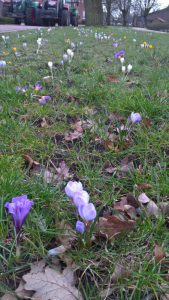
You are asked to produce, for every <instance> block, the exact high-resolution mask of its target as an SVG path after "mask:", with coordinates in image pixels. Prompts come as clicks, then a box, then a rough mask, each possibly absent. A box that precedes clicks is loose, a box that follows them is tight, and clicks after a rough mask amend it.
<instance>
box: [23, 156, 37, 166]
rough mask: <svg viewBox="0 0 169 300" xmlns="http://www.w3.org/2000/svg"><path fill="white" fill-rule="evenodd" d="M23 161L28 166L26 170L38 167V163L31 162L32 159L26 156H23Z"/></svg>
mask: <svg viewBox="0 0 169 300" xmlns="http://www.w3.org/2000/svg"><path fill="white" fill-rule="evenodd" d="M23 159H24V160H25V162H26V163H27V164H28V169H31V168H32V167H33V166H39V165H40V163H39V162H38V161H36V160H33V159H32V157H31V156H30V155H28V154H24V155H23Z"/></svg>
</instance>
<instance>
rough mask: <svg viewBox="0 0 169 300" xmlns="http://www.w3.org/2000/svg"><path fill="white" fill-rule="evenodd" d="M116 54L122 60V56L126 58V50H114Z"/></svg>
mask: <svg viewBox="0 0 169 300" xmlns="http://www.w3.org/2000/svg"><path fill="white" fill-rule="evenodd" d="M114 56H115V58H116V59H117V60H121V59H122V58H123V59H125V51H124V50H120V51H118V52H114Z"/></svg>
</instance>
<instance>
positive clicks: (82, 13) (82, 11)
mask: <svg viewBox="0 0 169 300" xmlns="http://www.w3.org/2000/svg"><path fill="white" fill-rule="evenodd" d="M77 10H78V12H79V23H82V22H83V21H84V19H85V9H84V2H83V0H79V5H78V6H77Z"/></svg>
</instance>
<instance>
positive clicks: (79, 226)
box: [76, 221, 85, 234]
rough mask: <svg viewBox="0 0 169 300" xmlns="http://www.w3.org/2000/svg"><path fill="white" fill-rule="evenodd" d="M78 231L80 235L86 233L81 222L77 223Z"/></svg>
mask: <svg viewBox="0 0 169 300" xmlns="http://www.w3.org/2000/svg"><path fill="white" fill-rule="evenodd" d="M76 231H77V232H79V233H81V234H82V233H84V231H85V224H84V223H83V222H81V221H77V222H76Z"/></svg>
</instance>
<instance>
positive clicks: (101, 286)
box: [0, 27, 169, 300]
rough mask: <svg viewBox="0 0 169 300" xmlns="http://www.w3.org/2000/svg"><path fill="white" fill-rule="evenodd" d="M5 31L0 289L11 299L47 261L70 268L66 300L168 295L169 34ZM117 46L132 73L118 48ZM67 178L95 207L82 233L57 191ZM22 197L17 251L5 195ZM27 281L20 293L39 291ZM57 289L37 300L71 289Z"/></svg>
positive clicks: (0, 45)
mask: <svg viewBox="0 0 169 300" xmlns="http://www.w3.org/2000/svg"><path fill="white" fill-rule="evenodd" d="M96 32H97V34H96ZM8 36H9V38H7V39H6V38H5V39H4V38H1V37H0V60H3V61H6V66H2V64H1V62H0V99H1V101H0V145H1V147H0V158H1V159H0V179H1V181H0V183H1V187H0V189H1V193H0V197H1V201H0V295H1V296H2V295H4V294H5V293H7V292H9V293H11V294H12V295H13V298H12V299H17V298H15V296H16V294H14V291H15V290H16V288H17V287H18V285H19V283H20V281H21V279H22V276H25V274H29V272H30V268H31V265H32V264H34V263H35V262H36V263H37V262H41V261H42V260H43V262H44V265H45V266H48V267H50V268H51V269H54V270H56V269H57V268H58V265H59V267H60V268H61V271H62V272H63V270H65V269H66V270H73V272H74V276H75V279H74V283H73V284H74V288H75V289H77V290H78V291H79V296H77V297H72V298H70V297H69V299H70V300H72V299H85V300H99V299H108V300H112V299H113V300H114V299H115V300H117V299H119V300H124V299H130V300H134V299H135V300H139V299H141V300H152V299H161V300H166V299H168V298H166V297H167V296H166V294H167V291H168V289H169V285H168V279H169V264H168V263H169V262H168V253H169V223H168V215H167V214H168V212H169V202H168V201H169V176H168V168H169V160H168V155H169V139H168V138H169V124H168V118H169V108H168V101H169V69H168V66H169V56H168V49H169V38H168V34H158V33H148V32H135V31H133V30H131V29H123V28H114V27H110V28H108V27H107V28H106V27H105V28H97V29H96V28H85V27H83V28H52V30H50V29H47V28H45V29H40V30H38V29H37V30H34V31H30V32H29V31H27V32H25V31H24V33H22V32H20V33H11V34H8ZM38 38H41V39H42V40H40V44H39V48H38V43H37V39H38ZM114 42H117V43H118V45H116V46H117V47H115V46H114V45H112V44H113V43H114ZM144 42H145V43H144ZM143 43H144V44H143ZM73 44H75V45H73ZM141 44H143V45H142V46H141ZM74 46H75V47H74ZM71 47H72V48H73V51H74V56H73V58H72V59H70V61H66V59H67V58H66V59H65V61H64V63H63V62H61V61H62V59H63V54H64V53H66V51H67V49H68V48H71ZM37 49H38V51H37ZM120 50H124V51H125V59H124V63H123V66H126V67H127V66H128V65H129V64H131V65H132V70H131V71H130V72H127V71H126V72H122V63H121V61H120V59H117V58H116V57H115V56H114V52H118V51H120ZM64 58H65V56H64ZM48 62H53V66H52V67H51V68H49V66H48ZM123 70H124V68H123ZM36 83H38V86H39V85H40V86H42V89H41V88H40V89H38V88H35V86H37V84H36ZM23 87H24V88H23ZM25 87H26V88H25ZM42 96H50V97H51V98H50V99H49V100H47V101H46V103H44V102H45V101H44V102H43V100H44V98H43V97H42ZM132 112H135V113H136V112H137V113H139V114H140V115H141V120H139V122H135V121H131V119H130V115H131V113H132ZM70 180H72V181H80V182H81V183H82V184H83V188H84V189H85V190H86V191H87V192H88V193H89V195H90V202H92V203H93V204H94V205H95V207H96V210H97V217H96V218H95V220H94V221H93V222H92V223H90V224H88V226H87V229H86V232H85V233H83V234H80V233H77V232H76V230H75V225H76V221H77V218H79V217H78V215H77V212H76V209H75V206H74V204H73V203H72V200H70V199H68V197H67V196H66V194H65V190H64V189H65V186H66V184H67V183H68V182H69V181H70ZM21 195H27V196H28V199H30V200H32V201H33V203H34V204H33V206H32V207H31V210H30V212H29V215H28V217H27V219H26V222H25V223H24V225H23V227H22V230H21V233H20V245H21V251H20V252H21V253H20V257H17V256H16V245H15V244H16V239H17V237H16V232H15V230H14V225H13V222H12V217H11V215H10V214H8V210H7V209H6V208H5V207H4V205H5V203H6V202H11V199H12V198H13V197H17V196H21ZM80 220H81V219H80ZM81 221H82V220H81ZM116 221H117V222H116ZM103 224H104V226H103ZM61 245H62V247H61V248H63V247H64V250H63V249H62V250H63V251H60V250H59V249H60V248H57V247H59V246H61ZM53 248H57V250H56V252H57V255H53V256H51V255H50V252H48V251H49V250H51V249H53ZM61 252H62V253H61ZM63 252H64V253H63ZM30 274H32V273H30ZM62 288H63V287H62ZM25 289H26V288H25ZM29 290H32V293H31V296H30V295H29V297H30V298H27V299H39V297H36V295H35V294H34V293H35V291H36V287H34V288H32V289H30V288H29ZM55 292H56V295H57V290H56V291H55ZM168 294H169V291H168ZM32 295H33V296H32ZM56 295H55V297H53V296H50V297H49V295H46V296H44V297H42V298H40V299H41V300H43V299H49V298H50V299H51V300H53V299H65V300H66V299H68V298H66V297H65V296H64V292H63V295H62V292H61V295H62V296H61V298H59V296H58V297H57V296H56ZM24 296H25V295H24ZM16 297H17V296H16ZM31 297H33V298H31ZM168 297H169V295H168ZM21 298H22V299H26V298H24V297H23V296H21ZM21 298H19V299H21ZM2 299H4V300H5V299H6V300H9V299H11V298H9V294H8V296H7V298H2Z"/></svg>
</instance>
